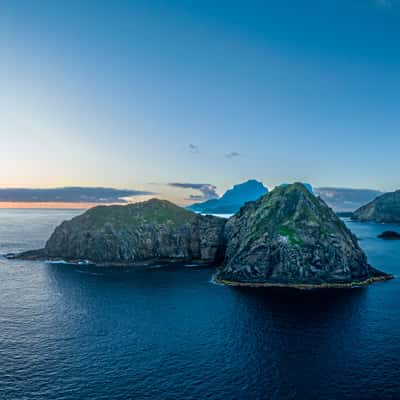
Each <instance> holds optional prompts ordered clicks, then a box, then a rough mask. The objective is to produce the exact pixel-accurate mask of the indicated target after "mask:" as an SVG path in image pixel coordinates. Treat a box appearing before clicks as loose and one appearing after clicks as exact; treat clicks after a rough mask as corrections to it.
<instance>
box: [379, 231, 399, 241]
mask: <svg viewBox="0 0 400 400" xmlns="http://www.w3.org/2000/svg"><path fill="white" fill-rule="evenodd" d="M378 238H379V239H385V240H400V232H396V231H384V232H382V233H381V234H380V235H379V236H378Z"/></svg>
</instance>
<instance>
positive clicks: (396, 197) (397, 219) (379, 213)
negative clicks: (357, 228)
mask: <svg viewBox="0 0 400 400" xmlns="http://www.w3.org/2000/svg"><path fill="white" fill-rule="evenodd" d="M352 219H353V220H355V221H362V222H366V221H371V222H383V223H400V190H397V191H395V192H390V193H385V194H383V195H382V196H379V197H377V198H376V199H375V200H373V201H371V202H370V203H368V204H366V205H365V206H362V207H360V208H359V209H358V210H356V211H355V212H354V213H353V215H352Z"/></svg>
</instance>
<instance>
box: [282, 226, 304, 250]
mask: <svg viewBox="0 0 400 400" xmlns="http://www.w3.org/2000/svg"><path fill="white" fill-rule="evenodd" d="M278 233H279V235H281V236H284V237H286V238H287V239H288V241H289V243H290V244H295V245H299V246H300V245H302V244H303V241H302V240H301V239H299V237H298V236H297V234H296V232H295V231H294V230H293V229H292V228H290V227H288V226H287V225H281V226H280V227H279V229H278Z"/></svg>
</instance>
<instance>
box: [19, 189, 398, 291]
mask: <svg viewBox="0 0 400 400" xmlns="http://www.w3.org/2000/svg"><path fill="white" fill-rule="evenodd" d="M16 257H17V258H25V259H41V260H43V259H45V260H64V261H67V262H73V263H93V264H96V265H100V266H112V265H143V264H145V265H152V264H155V263H157V264H159V263H163V262H167V263H169V262H176V261H178V262H198V263H200V264H202V263H204V264H209V265H213V266H215V267H217V272H216V274H215V277H214V280H215V282H216V283H220V284H226V285H235V286H253V287H259V286H285V287H296V288H302V289H303V288H325V287H352V286H358V285H366V284H369V283H372V282H376V281H381V280H387V279H390V278H392V276H391V275H388V274H385V273H384V272H380V271H378V270H377V269H375V268H373V267H372V266H371V265H369V264H368V262H367V258H366V256H365V254H364V252H363V251H362V250H361V248H360V247H359V245H358V242H357V239H356V237H355V236H354V235H353V234H352V233H351V232H350V230H349V229H348V228H347V227H346V225H345V224H344V223H343V222H342V221H341V220H340V219H339V218H338V217H337V216H336V214H335V213H334V212H333V211H332V209H330V208H329V207H328V206H327V205H326V204H325V203H324V201H323V200H321V199H320V198H318V197H316V196H315V195H314V194H313V193H312V192H310V190H309V188H307V187H306V186H305V185H304V184H302V183H295V184H290V185H283V186H279V187H277V188H275V189H274V190H273V191H272V192H270V193H269V194H266V195H265V196H263V197H261V198H260V199H259V200H257V201H254V202H249V203H247V204H246V205H245V206H244V207H242V208H241V209H240V211H239V212H238V213H237V214H236V215H234V216H233V217H231V218H229V219H225V218H218V217H215V216H211V215H207V216H203V215H200V214H196V213H194V212H192V211H189V210H186V209H184V208H182V207H179V206H177V205H175V204H173V203H170V202H169V201H166V200H157V199H152V200H149V201H146V202H142V203H136V204H130V205H125V206H121V205H117V206H98V207H94V208H92V209H90V210H88V211H86V212H85V213H83V214H82V215H79V216H77V217H75V218H73V219H71V220H70V221H65V222H63V223H62V224H61V225H59V226H58V227H57V228H56V229H55V231H54V233H53V234H52V235H51V237H50V239H49V240H48V241H47V243H46V245H45V247H44V248H43V249H40V250H34V251H29V252H25V253H22V254H20V255H17V256H16Z"/></svg>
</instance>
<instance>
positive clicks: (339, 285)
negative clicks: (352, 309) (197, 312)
mask: <svg viewBox="0 0 400 400" xmlns="http://www.w3.org/2000/svg"><path fill="white" fill-rule="evenodd" d="M391 279H394V275H390V274H385V275H381V276H374V277H370V278H367V279H364V280H362V281H354V282H324V283H279V282H235V281H229V280H224V279H219V278H218V277H217V276H216V275H214V276H213V279H212V281H213V283H215V284H216V285H224V286H235V287H248V288H288V289H300V290H311V289H352V288H356V287H360V286H368V285H371V284H373V283H377V282H384V281H388V280H391Z"/></svg>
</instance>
